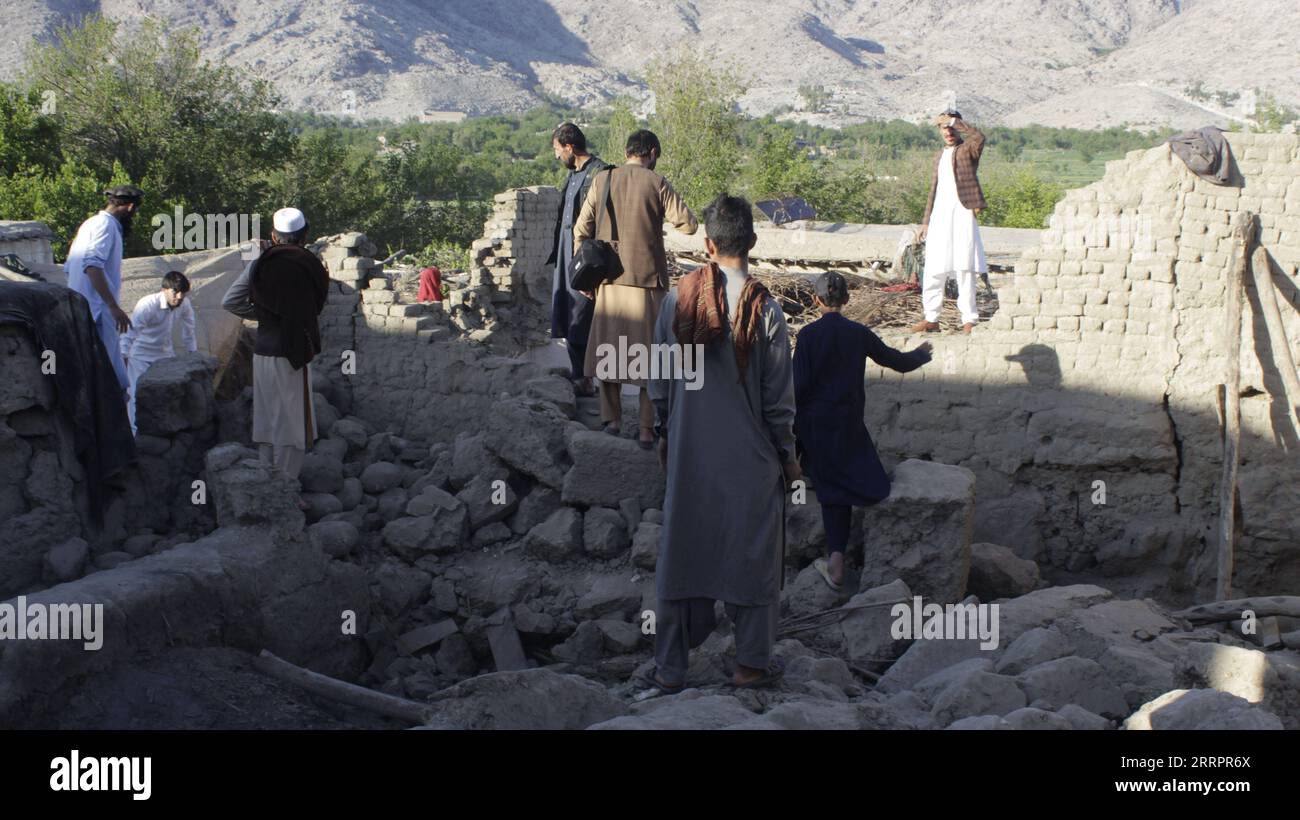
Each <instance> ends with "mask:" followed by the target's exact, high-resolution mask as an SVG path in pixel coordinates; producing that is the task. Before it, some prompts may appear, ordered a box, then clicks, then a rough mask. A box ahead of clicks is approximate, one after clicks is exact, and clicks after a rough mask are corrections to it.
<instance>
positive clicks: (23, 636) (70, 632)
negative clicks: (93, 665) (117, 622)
mask: <svg viewBox="0 0 1300 820" xmlns="http://www.w3.org/2000/svg"><path fill="white" fill-rule="evenodd" d="M103 626H104V605H103V604H42V603H39V602H36V601H33V602H31V603H28V602H27V596H26V595H19V596H18V602H17V604H11V603H8V602H6V603H2V604H0V640H15V641H31V640H49V641H67V640H74V641H84V646H85V648H86V649H87V650H89V651H91V652H94V651H96V650H98V649H99V648H100V647H102V646H103V645H104V635H103Z"/></svg>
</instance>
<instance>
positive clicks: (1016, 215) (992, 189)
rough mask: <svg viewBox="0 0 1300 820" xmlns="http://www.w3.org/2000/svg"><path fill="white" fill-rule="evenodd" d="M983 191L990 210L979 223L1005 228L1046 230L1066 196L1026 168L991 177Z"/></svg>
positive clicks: (982, 216)
mask: <svg viewBox="0 0 1300 820" xmlns="http://www.w3.org/2000/svg"><path fill="white" fill-rule="evenodd" d="M983 188H984V199H985V200H986V201H987V202H988V203H989V207H988V209H987V210H986V211H985V212H984V213H983V214H982V215H981V220H980V221H982V222H983V223H984V224H986V225H996V226H998V227H1002V228H1034V229H1042V228H1045V227H1047V218H1048V217H1049V216H1051V215H1052V210H1053V209H1054V208H1055V207H1056V203H1057V202H1059V201H1060V200H1061V197H1062V196H1064V191H1062V190H1061V188H1060V186H1058V185H1055V184H1053V183H1050V182H1047V181H1046V180H1044V179H1042V178H1041V177H1039V176H1038V175H1036V174H1035V173H1034V172H1033V171H1030V170H1028V169H1026V168H1015V169H1008V170H1000V171H998V172H995V173H993V174H990V175H988V176H987V178H986V179H984V180H983Z"/></svg>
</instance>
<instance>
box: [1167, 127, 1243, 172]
mask: <svg viewBox="0 0 1300 820" xmlns="http://www.w3.org/2000/svg"><path fill="white" fill-rule="evenodd" d="M1166 142H1168V143H1169V148H1170V150H1172V151H1173V152H1174V154H1175V155H1176V156H1177V157H1178V158H1179V159H1181V160H1182V161H1183V162H1184V163H1186V165H1187V167H1188V169H1189V170H1191V172H1192V173H1193V174H1196V175H1197V176H1198V177H1200V178H1201V179H1204V180H1209V181H1210V182H1213V183H1214V184H1216V185H1227V184H1228V183H1229V182H1230V181H1231V179H1232V148H1231V147H1230V146H1229V145H1228V140H1227V139H1226V138H1225V137H1224V136H1223V129H1221V128H1215V127H1214V126H1212V125H1210V126H1206V127H1205V128H1201V129H1198V130H1196V131H1184V132H1183V133H1181V134H1174V135H1173V136H1172V137H1170V138H1169V139H1168V140H1166Z"/></svg>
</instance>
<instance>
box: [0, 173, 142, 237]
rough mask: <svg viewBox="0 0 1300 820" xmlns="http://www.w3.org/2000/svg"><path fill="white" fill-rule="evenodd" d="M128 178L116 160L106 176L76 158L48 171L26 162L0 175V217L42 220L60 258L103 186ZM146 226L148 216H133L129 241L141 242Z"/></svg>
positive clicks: (99, 200)
mask: <svg viewBox="0 0 1300 820" xmlns="http://www.w3.org/2000/svg"><path fill="white" fill-rule="evenodd" d="M128 181H129V180H128V179H127V174H126V171H125V170H124V169H123V168H122V166H121V165H120V164H118V165H115V166H114V167H113V172H112V174H111V175H109V176H108V177H101V176H98V175H97V174H96V173H95V172H94V171H92V170H91V169H90V168H87V167H86V166H85V165H83V164H81V163H80V162H77V161H76V160H66V161H64V162H63V163H62V164H61V165H59V167H57V168H55V169H54V170H52V171H47V170H45V169H43V168H40V167H38V166H34V165H32V166H27V167H25V168H23V169H21V170H20V171H18V172H17V173H14V174H8V175H5V176H0V219H15V220H27V219H34V220H37V221H39V222H44V223H45V224H46V225H48V226H49V228H50V230H51V231H53V232H54V240H53V242H51V245H52V246H53V250H54V258H55V259H62V258H64V257H65V256H66V255H67V252H68V245H70V244H71V242H72V238H73V237H74V236H76V233H77V228H78V227H80V226H81V223H82V222H84V221H85V220H86V218H87V217H89V216H91V215H92V214H94V213H95V212H96V211H98V210H100V209H101V208H103V207H104V196H103V191H104V189H105V188H107V187H110V186H112V185H121V184H124V183H126V182H128ZM150 230H151V228H150V227H149V224H148V220H146V219H142V218H140V217H137V218H136V220H135V223H134V225H133V226H132V231H131V237H128V242H129V244H134V245H136V246H143V245H145V243H147V241H148V237H149V232H150Z"/></svg>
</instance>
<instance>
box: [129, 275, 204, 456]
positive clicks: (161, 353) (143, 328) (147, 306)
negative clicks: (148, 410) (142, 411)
mask: <svg viewBox="0 0 1300 820" xmlns="http://www.w3.org/2000/svg"><path fill="white" fill-rule="evenodd" d="M189 292H190V280H189V279H186V278H185V274H183V273H181V272H180V271H168V273H167V275H166V276H164V277H163V280H162V289H161V290H159V291H158V292H157V293H151V294H149V295H148V296H145V297H142V298H141V299H140V301H139V302H136V304H135V311H133V312H132V314H131V329H130V330H129V331H127V332H126V333H125V334H124V335H123V336H122V348H121V352H122V360H123V362H124V363H125V364H126V372H127V378H128V379H129V380H130V387H129V388H128V399H127V405H126V408H127V415H128V416H129V417H130V419H131V431H132V432H135V388H136V385H137V384H139V382H140V377H141V376H143V375H144V374H145V371H147V370H148V369H149V365H151V364H153V363H154V362H156V361H158V360H159V359H168V358H171V357H172V356H175V355H176V352H175V349H174V348H173V346H172V327H173V324H174V322H176V321H177V320H179V321H180V323H181V341H182V342H184V344H185V349H186V350H187V351H189V352H190V353H193V352H194V351H196V350H198V349H199V346H198V343H197V341H196V340H195V336H194V306H193V305H191V304H190V301H189V299H187V298H185V297H186V296H188V295H189Z"/></svg>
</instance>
